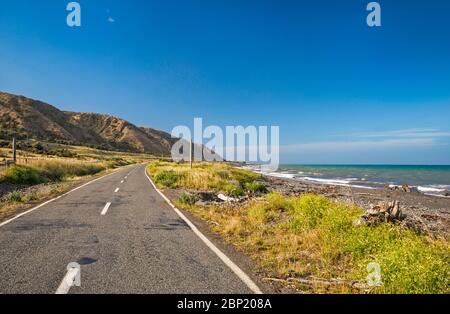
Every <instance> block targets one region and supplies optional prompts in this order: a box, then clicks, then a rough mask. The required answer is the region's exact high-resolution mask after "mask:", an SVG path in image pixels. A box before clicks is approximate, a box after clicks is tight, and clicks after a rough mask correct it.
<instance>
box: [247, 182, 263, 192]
mask: <svg viewBox="0 0 450 314" xmlns="http://www.w3.org/2000/svg"><path fill="white" fill-rule="evenodd" d="M245 189H246V190H247V191H248V192H250V193H252V194H257V193H266V192H267V188H266V186H265V185H264V184H263V183H260V182H247V183H245Z"/></svg>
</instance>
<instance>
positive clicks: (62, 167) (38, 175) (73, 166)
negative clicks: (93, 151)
mask: <svg viewBox="0 0 450 314" xmlns="http://www.w3.org/2000/svg"><path fill="white" fill-rule="evenodd" d="M103 170H105V167H104V166H103V165H101V164H89V163H73V162H70V163H65V162H61V161H57V162H56V161H47V162H41V163H39V164H36V165H33V166H31V167H30V166H22V165H15V166H12V167H10V168H8V169H7V170H6V172H5V174H4V175H3V178H2V180H3V181H6V182H10V183H15V184H28V185H33V184H39V183H45V182H61V181H64V180H66V179H67V178H72V177H83V176H88V175H94V174H96V173H99V172H101V171H103Z"/></svg>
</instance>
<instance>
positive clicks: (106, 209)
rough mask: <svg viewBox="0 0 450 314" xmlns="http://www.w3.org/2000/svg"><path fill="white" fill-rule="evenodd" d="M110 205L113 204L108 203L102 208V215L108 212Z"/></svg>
mask: <svg viewBox="0 0 450 314" xmlns="http://www.w3.org/2000/svg"><path fill="white" fill-rule="evenodd" d="M109 206H111V203H106V205H105V208H103V210H102V216H105V215H106V213H107V212H108V209H109Z"/></svg>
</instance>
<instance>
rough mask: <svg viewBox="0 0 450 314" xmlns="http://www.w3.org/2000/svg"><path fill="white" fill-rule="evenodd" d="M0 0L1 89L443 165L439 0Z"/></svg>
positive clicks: (145, 120) (447, 29) (442, 5)
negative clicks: (272, 131)
mask: <svg viewBox="0 0 450 314" xmlns="http://www.w3.org/2000/svg"><path fill="white" fill-rule="evenodd" d="M68 2H69V1H64V0H58V1H50V0H47V1H45V0H41V1H29V0H16V1H3V2H2V3H1V5H0V69H1V71H0V90H2V91H7V92H11V93H16V94H22V95H25V96H28V97H31V98H35V99H39V100H43V101H46V102H49V103H51V104H53V105H55V106H57V107H59V108H62V109H65V110H72V111H87V112H100V113H109V114H113V115H116V116H120V117H123V118H125V119H127V120H129V121H130V122H133V123H135V124H138V125H143V126H150V127H154V128H158V129H162V130H165V131H169V132H170V131H171V130H172V128H173V127H174V126H176V125H192V123H193V119H194V117H203V119H204V123H205V124H207V125H220V126H226V125H257V126H258V125H279V126H280V132H281V144H282V147H281V150H282V161H283V162H285V163H294V162H298V163H363V164H364V163H394V164H450V146H449V143H450V123H449V117H450V20H449V19H448V12H450V2H448V1H442V0H428V1H424V0H423V1H411V0H410V1H406V0H390V1H379V2H380V4H381V7H382V24H383V26H382V27H380V28H369V27H368V26H367V24H366V16H367V14H368V12H366V5H367V3H368V2H369V1H367V0H365V1H362V0H346V1H335V0H327V1H325V0H318V1H312V0H310V1H293V0H292V1H266V0H258V1H257V0H251V1H246V0H241V1H235V0H224V1H216V0H190V1H188V0H186V1H181V0H179V1H170V0H169V1H137V0H136V1H108V0H95V1H92V0H85V1H79V3H80V4H81V8H82V27H81V28H69V27H68V26H67V25H66V16H67V12H66V10H65V7H66V5H67V3H68Z"/></svg>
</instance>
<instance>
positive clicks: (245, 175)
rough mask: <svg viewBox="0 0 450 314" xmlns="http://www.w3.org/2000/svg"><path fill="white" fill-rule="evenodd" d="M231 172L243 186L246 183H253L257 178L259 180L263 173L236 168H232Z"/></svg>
mask: <svg viewBox="0 0 450 314" xmlns="http://www.w3.org/2000/svg"><path fill="white" fill-rule="evenodd" d="M230 173H231V176H232V178H233V179H234V180H236V181H237V182H239V184H240V185H241V186H244V185H245V184H246V183H251V182H253V181H255V180H258V179H259V178H260V177H261V175H259V174H257V173H254V172H251V171H248V170H243V169H236V168H231V169H230Z"/></svg>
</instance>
